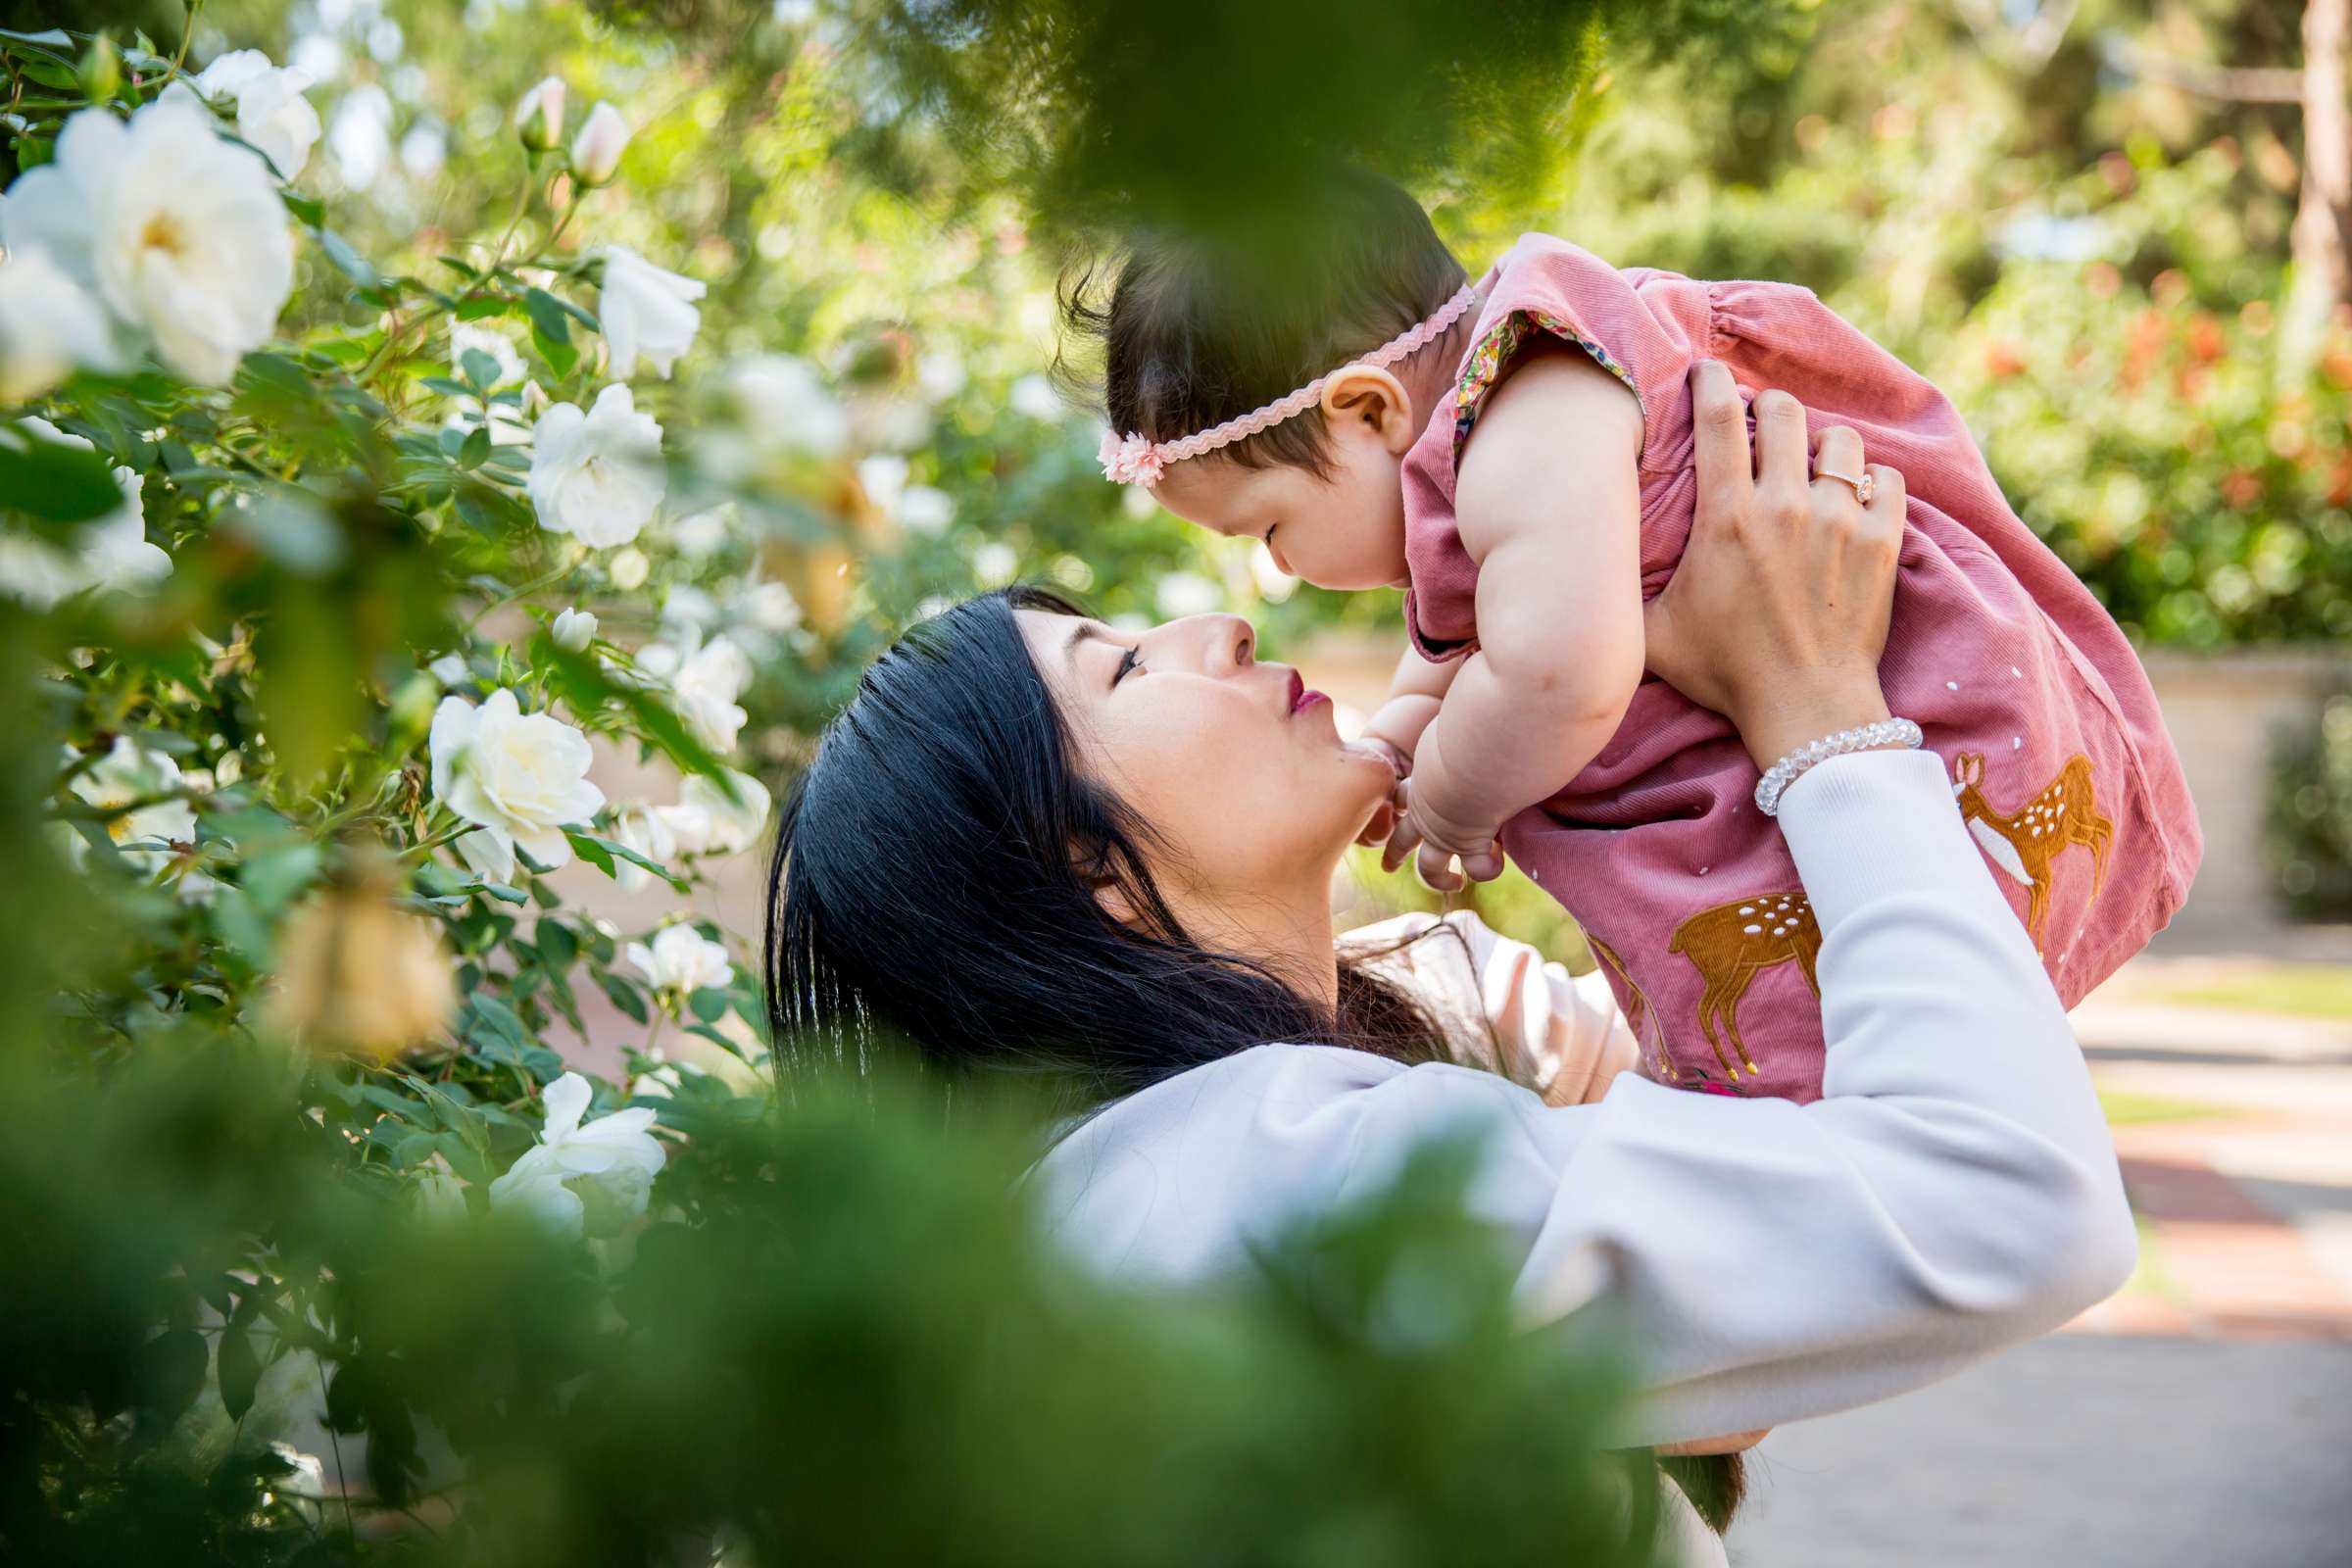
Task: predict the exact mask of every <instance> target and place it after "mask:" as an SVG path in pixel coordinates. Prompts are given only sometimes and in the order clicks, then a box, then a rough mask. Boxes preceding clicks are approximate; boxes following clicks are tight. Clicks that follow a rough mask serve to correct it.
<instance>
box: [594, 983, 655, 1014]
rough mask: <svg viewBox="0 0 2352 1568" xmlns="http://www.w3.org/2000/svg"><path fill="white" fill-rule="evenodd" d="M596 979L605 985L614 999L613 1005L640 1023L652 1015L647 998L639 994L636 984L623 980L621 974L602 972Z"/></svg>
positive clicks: (601, 984) (607, 994) (607, 991)
mask: <svg viewBox="0 0 2352 1568" xmlns="http://www.w3.org/2000/svg"><path fill="white" fill-rule="evenodd" d="M596 980H597V984H598V985H600V986H602V987H604V990H605V995H606V996H608V997H611V998H612V999H613V1005H614V1006H615V1007H618V1008H619V1009H620V1010H621V1011H622V1012H623V1013H625V1014H626V1015H627V1016H629V1017H631V1018H633V1019H635V1020H636V1021H637V1022H639V1023H644V1022H645V1021H646V1020H647V1019H648V1018H649V1017H651V1016H652V1014H651V1013H649V1012H647V1011H646V1007H645V998H644V997H643V996H642V995H640V994H639V992H638V990H637V988H636V987H635V986H633V985H631V984H629V982H628V981H626V980H623V979H622V978H621V977H620V976H619V975H616V974H601V975H598V976H597V977H596Z"/></svg>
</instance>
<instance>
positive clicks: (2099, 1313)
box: [1731, 961, 2352, 1568]
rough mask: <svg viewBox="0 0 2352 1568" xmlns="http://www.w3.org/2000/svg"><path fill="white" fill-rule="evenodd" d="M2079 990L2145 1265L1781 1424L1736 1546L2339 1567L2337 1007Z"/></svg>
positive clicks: (2029, 1561) (2126, 981)
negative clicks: (2033, 1334)
mask: <svg viewBox="0 0 2352 1568" xmlns="http://www.w3.org/2000/svg"><path fill="white" fill-rule="evenodd" d="M2182 978H2183V966H2182V965H2180V964H2177V963H2162V962H2159V963H2148V962H2144V961H2143V962H2142V963H2139V964H2135V965H2133V966H2132V968H2131V969H2128V970H2127V971H2126V973H2125V975H2124V976H2122V977H2119V980H2120V983H2118V984H2114V985H2111V986H2110V987H2109V989H2108V990H2106V991H2104V992H2102V993H2101V994H2100V995H2099V996H2097V997H2094V998H2092V999H2091V1000H2090V1001H2089V1002H2088V1003H2086V1004H2085V1005H2083V1007H2082V1008H2081V1009H2079V1010H2078V1012H2077V1013H2076V1025H2077V1029H2078V1031H2079V1033H2080V1034H2081V1036H2082V1042H2083V1049H2084V1053H2085V1054H2086V1055H2088V1057H2089V1058H2090V1061H2091V1066H2092V1072H2093V1074H2094V1076H2096V1078H2097V1079H2098V1082H2099V1086H2100V1089H2101V1091H2102V1092H2103V1093H2104V1094H2105V1095H2107V1096H2108V1097H2109V1101H2110V1105H2111V1113H2112V1114H2113V1115H2114V1116H2115V1118H2116V1119H2117V1120H2118V1122H2119V1125H2118V1126H2117V1128H2116V1147H2117V1152H2119V1153H2120V1154H2121V1156H2122V1158H2123V1165H2124V1180H2125V1185H2126V1187H2127V1188H2128V1189H2129V1191H2130V1192H2131V1201H2132V1206H2133V1208H2134V1210H2135V1211H2136V1212H2137V1213H2138V1216H2139V1220H2140V1231H2141V1238H2142V1246H2141V1252H2142V1256H2141V1266H2140V1270H2139V1274H2138V1276H2137V1277H2136V1278H2135V1279H2134V1280H2133V1281H2132V1283H2131V1286H2130V1287H2129V1288H2127V1289H2126V1290H2125V1291H2124V1292H2123V1293H2122V1294H2121V1295H2119V1296H2118V1297H2116V1298H2115V1299H2113V1300H2111V1301H2108V1302H2105V1303H2103V1304H2102V1305H2100V1306H2098V1307H2096V1308H2094V1309H2092V1310H2091V1311H2090V1312H2088V1313H2086V1314H2085V1315H2084V1316H2083V1317H2082V1319H2081V1320H2079V1321H2078V1322H2076V1323H2075V1324H2073V1325H2071V1327H2070V1330H2069V1332H2067V1333H2064V1334H2060V1335H2057V1336H2054V1337H2052V1338H2050V1339H2047V1340H2043V1341H2041V1342H2040V1343H2038V1344H2035V1345H2030V1346H2026V1347H2023V1348H2019V1349H2016V1350H2012V1351H2010V1352H2008V1353H2007V1354H2005V1355H2001V1356H1997V1357H1995V1358H1994V1359H1992V1360H1991V1361H1988V1362H1986V1363H1985V1364H1984V1365H1983V1366H1981V1367H1978V1368H1976V1369H1975V1370H1973V1371H1971V1372H1968V1373H1966V1374H1964V1375H1962V1376H1960V1377H1958V1378H1954V1379H1952V1380H1951V1381H1949V1382H1946V1383H1943V1384H1939V1385H1937V1386H1936V1387H1935V1388H1931V1389H1924V1390H1922V1391H1920V1392H1919V1393H1917V1394H1914V1395H1910V1396H1908V1397H1904V1398H1900V1399H1893V1400H1889V1401H1887V1403H1885V1404H1881V1405H1877V1406H1874V1407H1872V1408H1870V1409H1866V1410H1858V1411H1853V1412H1851V1413H1849V1414H1846V1415H1841V1416H1834V1417H1830V1418H1828V1419H1825V1420H1821V1421H1809V1422H1803V1423H1799V1424H1797V1425H1795V1426H1791V1427H1787V1428H1784V1429H1782V1430H1781V1431H1779V1432H1776V1433H1774V1434H1773V1436H1772V1437H1771V1438H1770V1439H1768V1440H1767V1441H1766V1442H1765V1444H1764V1445H1763V1446H1762V1447H1760V1448H1759V1449H1757V1450H1756V1453H1755V1456H1754V1463H1753V1467H1752V1473H1753V1475H1754V1478H1755V1486H1754V1501H1753V1502H1752V1503H1751V1505H1750V1507H1749V1508H1748V1510H1747V1511H1746V1513H1745V1514H1744V1515H1743V1516H1742V1518H1741V1520H1740V1523H1739V1524H1738V1525H1737V1526H1735V1528H1734V1530H1733V1532H1732V1536H1731V1545H1732V1559H1733V1561H1734V1563H1735V1564H1737V1565H1739V1568H1862V1565H1865V1564H1868V1565H1870V1568H1881V1565H1898V1568H1962V1565H1971V1568H1973V1565H1977V1564H2001V1565H2004V1568H2011V1565H2015V1568H2040V1565H2043V1564H2048V1565H2051V1568H2106V1565H2109V1564H2113V1565H2115V1568H2127V1565H2128V1568H2176V1565H2178V1568H2352V1022H2345V1021H2340V1020H2339V1021H2332V1022H2330V1021H2322V1020H2311V1019H2297V1018H2283V1017H2274V1016H2271V1015H2268V1014H2252V1013H2240V1012H2225V1011H2217V1010H2212V1009H2206V1008H2187V1007H2180V1006H2175V1005H2165V1004H2163V1003H2162V1002H2160V1001H2158V1000H2156V999H2157V997H2158V996H2159V995H2160V994H2161V993H2162V992H2163V991H2164V989H2166V987H2167V986H2168V985H2178V984H2179V983H2180V981H2181V979H2182Z"/></svg>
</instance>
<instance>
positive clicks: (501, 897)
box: [482, 882, 531, 904]
mask: <svg viewBox="0 0 2352 1568" xmlns="http://www.w3.org/2000/svg"><path fill="white" fill-rule="evenodd" d="M482 891H483V892H484V893H487V894H489V895H490V896H491V897H492V898H494V899H497V900H498V901H499V902H501V903H502V904H528V903H530V902H531V896H530V895H529V894H527V893H525V892H523V891H522V889H520V888H516V887H509V886H508V885H507V884H506V883H504V882H485V883H483V884H482Z"/></svg>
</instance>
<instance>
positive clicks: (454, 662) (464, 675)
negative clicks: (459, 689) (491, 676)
mask: <svg viewBox="0 0 2352 1568" xmlns="http://www.w3.org/2000/svg"><path fill="white" fill-rule="evenodd" d="M424 668H425V673H426V674H428V675H430V676H432V677H433V679H435V680H437V681H439V682H440V683H441V684H442V685H444V686H469V685H471V684H472V683H473V666H472V665H470V664H468V663H466V660H465V656H464V655H461V654H443V655H442V656H441V657H440V658H439V659H436V660H434V661H433V662H431V663H429V664H427V665H425V666H424Z"/></svg>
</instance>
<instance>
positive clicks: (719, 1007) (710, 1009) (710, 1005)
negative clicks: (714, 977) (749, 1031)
mask: <svg viewBox="0 0 2352 1568" xmlns="http://www.w3.org/2000/svg"><path fill="white" fill-rule="evenodd" d="M686 1005H687V1006H688V1007H690V1008H692V1009H693V1011H694V1015H695V1016H696V1017H697V1018H700V1019H702V1020H703V1022H705V1023H716V1022H718V1020H719V1019H721V1018H724V1017H725V1016H726V1015H727V994H726V993H725V992H724V991H717V990H713V989H711V987H709V986H705V987H704V988H703V989H702V990H700V991H697V992H696V993H695V994H694V995H693V996H691V997H688V998H687V999H686Z"/></svg>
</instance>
